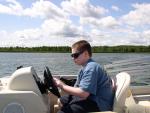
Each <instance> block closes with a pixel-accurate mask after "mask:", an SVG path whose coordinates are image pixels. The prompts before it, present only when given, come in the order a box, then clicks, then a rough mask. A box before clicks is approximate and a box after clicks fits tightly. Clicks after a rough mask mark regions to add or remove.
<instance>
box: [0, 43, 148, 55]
mask: <svg viewBox="0 0 150 113" xmlns="http://www.w3.org/2000/svg"><path fill="white" fill-rule="evenodd" d="M92 51H93V52H94V53H150V45H149V46H129V45H121V46H93V47H92ZM0 52H35V53H70V52H71V49H70V47H69V46H58V47H57V46H56V47H48V46H42V47H18V46H17V47H0Z"/></svg>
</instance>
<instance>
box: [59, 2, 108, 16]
mask: <svg viewBox="0 0 150 113" xmlns="http://www.w3.org/2000/svg"><path fill="white" fill-rule="evenodd" d="M61 6H62V8H63V10H64V11H66V12H68V13H69V14H70V15H75V16H80V17H95V18H99V17H101V16H102V15H104V14H105V13H106V12H108V10H107V9H105V8H103V7H100V6H93V5H92V4H90V2H89V1H88V0H70V1H63V2H62V3H61Z"/></svg>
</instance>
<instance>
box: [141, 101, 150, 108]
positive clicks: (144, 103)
mask: <svg viewBox="0 0 150 113" xmlns="http://www.w3.org/2000/svg"><path fill="white" fill-rule="evenodd" d="M138 104H139V105H141V106H146V107H150V101H139V103H138Z"/></svg>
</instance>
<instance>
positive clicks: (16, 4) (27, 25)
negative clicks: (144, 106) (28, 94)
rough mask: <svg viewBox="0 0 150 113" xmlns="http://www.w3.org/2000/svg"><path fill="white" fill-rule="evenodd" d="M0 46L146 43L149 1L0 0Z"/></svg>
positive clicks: (149, 36)
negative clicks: (86, 42)
mask: <svg viewBox="0 0 150 113" xmlns="http://www.w3.org/2000/svg"><path fill="white" fill-rule="evenodd" d="M0 40H1V41H0V47H15V46H20V47H37V46H38V47H39V46H71V45H72V44H73V43H74V42H76V41H78V40H87V41H89V43H90V44H91V45H92V46H117V45H144V46H147V45H150V1H149V0H0Z"/></svg>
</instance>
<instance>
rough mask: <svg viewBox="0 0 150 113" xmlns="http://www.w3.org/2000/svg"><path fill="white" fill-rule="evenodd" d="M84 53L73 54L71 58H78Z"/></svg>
mask: <svg viewBox="0 0 150 113" xmlns="http://www.w3.org/2000/svg"><path fill="white" fill-rule="evenodd" d="M83 52H84V51H79V52H76V53H73V54H71V57H73V58H75V59H76V58H78V57H79V56H80V55H81V54H82V53H83Z"/></svg>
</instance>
